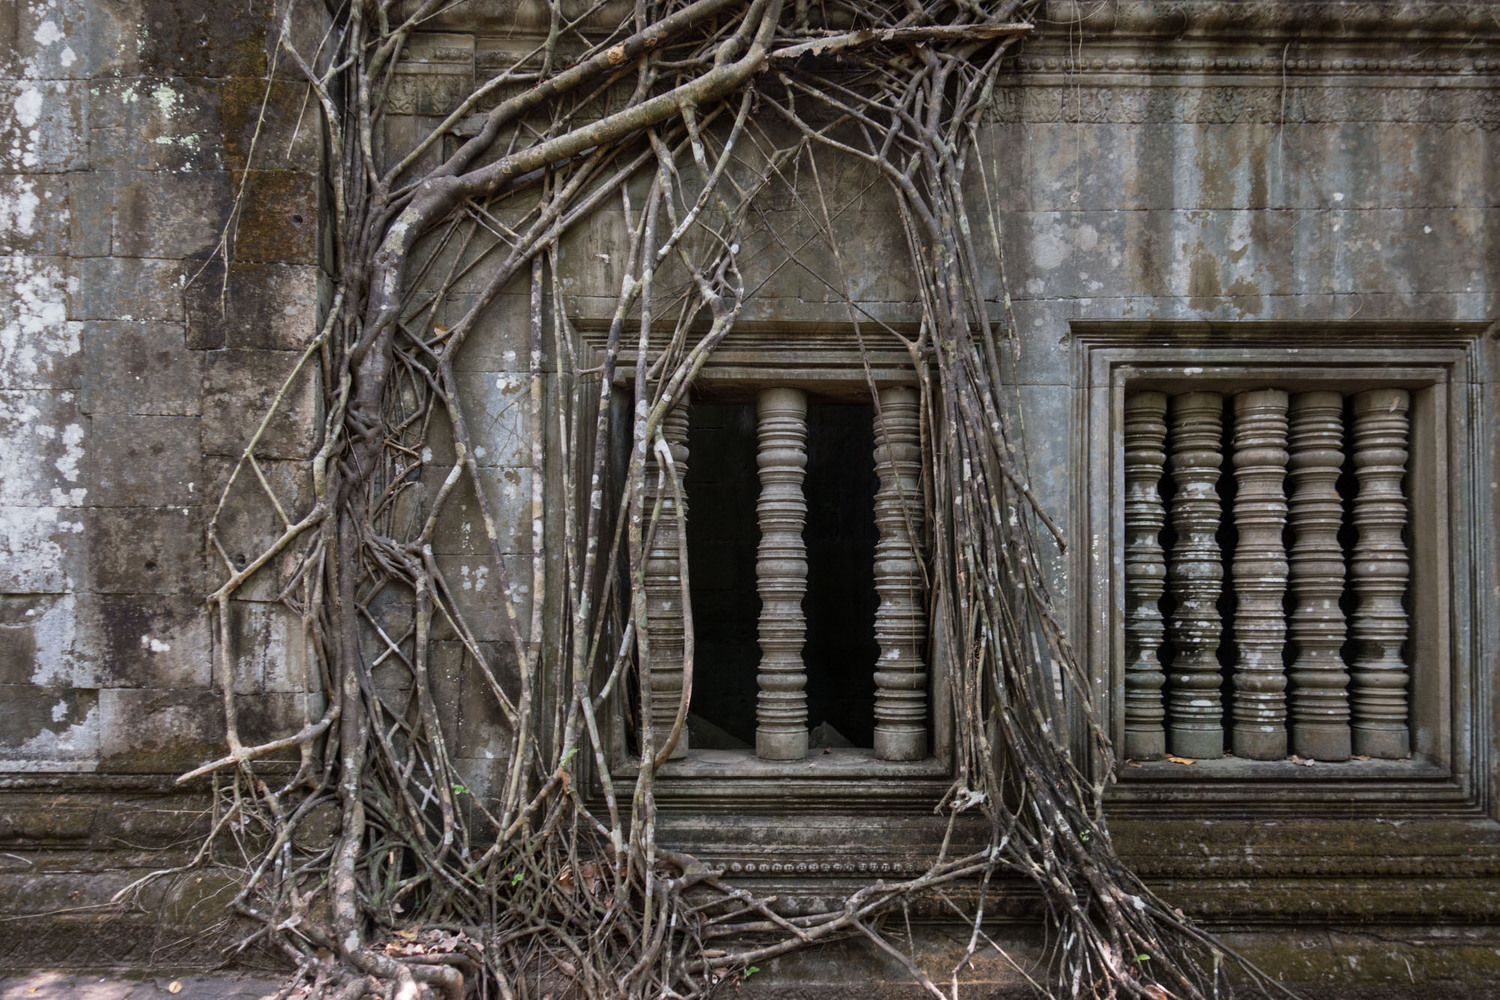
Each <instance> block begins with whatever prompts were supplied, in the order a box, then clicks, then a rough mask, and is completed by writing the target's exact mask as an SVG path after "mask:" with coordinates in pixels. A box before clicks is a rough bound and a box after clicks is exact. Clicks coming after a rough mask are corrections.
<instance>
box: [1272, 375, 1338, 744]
mask: <svg viewBox="0 0 1500 1000" xmlns="http://www.w3.org/2000/svg"><path fill="white" fill-rule="evenodd" d="M1343 416H1344V398H1343V396H1341V395H1340V394H1339V393H1336V392H1303V393H1298V394H1296V395H1294V396H1292V397H1291V406H1290V432H1289V448H1288V452H1289V463H1288V464H1289V470H1288V472H1287V478H1288V480H1289V483H1290V487H1289V490H1288V492H1289V494H1290V496H1289V498H1288V506H1289V508H1290V519H1291V527H1292V550H1291V558H1290V565H1291V584H1290V586H1291V596H1292V613H1291V622H1290V626H1289V631H1290V639H1291V646H1292V651H1293V655H1294V659H1293V660H1292V662H1291V666H1290V668H1289V680H1290V681H1291V693H1290V702H1291V704H1290V708H1291V719H1292V725H1291V750H1292V753H1294V754H1297V755H1298V756H1300V757H1308V758H1311V759H1314V760H1348V759H1349V755H1350V753H1351V749H1350V742H1349V739H1350V737H1349V691H1348V688H1349V674H1348V672H1347V671H1346V670H1345V669H1344V659H1343V656H1342V650H1343V646H1344V639H1345V634H1346V633H1345V628H1344V612H1343V609H1342V608H1341V607H1340V606H1339V598H1340V597H1341V596H1342V594H1343V592H1344V549H1343V547H1342V546H1341V545H1340V544H1339V537H1338V536H1339V527H1340V525H1341V524H1342V522H1343V513H1344V509H1343V501H1342V500H1341V499H1340V497H1339V493H1338V478H1339V471H1340V469H1341V467H1342V466H1343V464H1344V451H1343V438H1344V422H1343Z"/></svg>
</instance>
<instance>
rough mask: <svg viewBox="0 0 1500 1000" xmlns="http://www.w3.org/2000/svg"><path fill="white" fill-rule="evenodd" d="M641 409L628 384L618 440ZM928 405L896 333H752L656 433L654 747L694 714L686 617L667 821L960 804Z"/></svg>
mask: <svg viewBox="0 0 1500 1000" xmlns="http://www.w3.org/2000/svg"><path fill="white" fill-rule="evenodd" d="M584 333H585V336H586V337H590V336H595V335H594V334H592V333H591V331H584ZM631 361H633V358H630V357H628V356H627V357H626V358H625V359H623V360H622V364H621V368H622V369H626V368H627V367H628V366H629V364H630V363H631ZM627 395H628V392H627V389H626V386H625V385H624V384H623V383H621V384H620V385H619V392H618V393H617V396H618V399H617V403H616V405H617V407H618V408H619V413H620V419H619V420H616V421H615V425H616V426H617V427H626V426H628V424H627V423H626V419H625V418H626V416H627V414H628V403H627V402H626V397H627ZM919 407H920V399H919V393H918V391H917V389H916V373H915V371H914V370H913V368H912V365H911V357H910V353H909V352H908V351H907V350H906V348H905V347H904V345H902V344H901V343H899V342H897V341H895V339H894V338H889V343H887V342H886V339H884V338H882V337H880V336H878V335H876V334H873V333H866V334H865V335H864V339H863V343H861V341H860V339H859V338H857V337H855V336H854V335H853V334H852V333H851V332H850V331H848V330H845V329H840V328H836V327H835V328H828V327H822V326H809V327H802V328H796V327H789V326H788V325H785V324H777V325H776V326H774V327H772V326H769V325H768V326H758V325H753V324H746V325H743V326H742V327H737V328H736V329H735V330H734V331H733V332H732V333H731V334H730V335H729V336H728V337H727V338H726V340H725V341H724V343H723V344H721V345H720V347H719V348H718V349H717V350H716V351H715V352H714V355H713V356H712V358H711V359H710V361H709V363H708V364H707V365H706V366H705V367H704V369H703V370H702V371H701V372H700V374H699V376H698V378H697V380H696V382H695V384H694V387H693V390H692V394H691V396H690V398H689V399H688V400H687V401H685V402H684V403H683V404H682V405H680V406H679V407H677V408H676V409H674V410H673V411H672V412H671V414H670V415H669V416H668V417H667V419H666V420H665V421H664V424H663V428H662V434H663V438H664V441H665V443H666V445H667V450H668V451H669V452H670V454H671V457H672V463H671V464H672V469H673V471H674V472H675V475H676V483H675V484H673V483H671V482H670V481H668V480H667V479H666V478H665V477H663V476H662V475H661V470H660V469H659V467H658V465H657V464H656V463H657V462H658V461H660V458H658V457H657V456H652V457H651V459H650V460H649V466H648V468H647V470H646V482H647V489H648V493H649V495H648V503H649V504H650V505H653V506H654V505H655V504H657V503H658V502H659V503H660V504H661V514H660V516H659V518H658V527H657V530H656V533H655V535H654V536H653V537H652V539H651V546H650V548H649V549H648V552H647V563H646V574H645V579H644V585H645V591H646V597H647V623H648V628H649V630H650V633H651V658H652V669H651V673H650V678H651V680H650V683H651V690H650V692H649V693H650V698H649V704H650V711H651V724H652V727H653V732H654V734H655V736H656V738H657V739H658V740H660V739H662V738H664V737H665V736H666V734H667V733H668V731H669V730H670V729H671V727H672V725H673V723H674V721H675V717H676V714H677V709H678V706H679V704H680V701H681V693H682V684H683V671H682V666H683V659H684V653H685V651H684V648H683V647H684V636H683V625H684V623H685V622H686V621H687V620H688V617H687V615H686V614H685V611H690V612H691V621H692V623H693V630H694V635H693V638H694V646H695V651H694V656H693V681H692V692H691V698H690V701H689V713H690V714H689V719H688V726H687V727H686V732H685V733H684V737H685V738H684V739H681V740H680V741H679V742H678V744H677V746H676V748H675V750H674V754H673V759H671V760H669V761H668V762H667V763H666V764H665V765H664V766H663V767H662V768H661V769H660V770H659V772H658V774H657V779H656V788H657V791H658V794H659V795H661V796H662V798H663V800H664V801H666V802H669V803H670V807H671V808H672V809H673V810H680V811H682V813H683V814H694V813H702V812H723V811H736V810H751V811H753V810H755V809H758V808H763V807H769V806H774V807H775V808H776V809H778V810H786V809H794V810H795V809H801V808H806V809H814V808H817V809H827V808H849V809H851V810H853V811H854V812H856V813H860V814H863V815H866V816H872V817H873V816H877V815H880V816H886V817H889V816H891V815H893V814H899V813H908V814H917V815H924V816H925V815H926V814H927V813H929V812H930V810H931V808H932V805H933V803H935V802H936V801H937V800H938V799H939V798H940V797H941V796H942V794H943V792H944V791H945V789H946V788H947V784H948V779H947V776H948V775H949V774H950V773H951V758H952V721H951V717H950V713H951V707H950V705H949V701H948V694H947V690H946V685H945V682H944V679H943V674H944V669H945V666H944V664H943V663H942V662H941V661H940V658H936V657H934V656H933V655H932V652H931V650H930V649H929V648H928V642H927V638H928V636H927V628H928V623H927V602H928V593H927V589H926V582H925V571H924V567H923V561H922V560H923V551H922V550H923V549H924V547H925V541H924V537H925V533H926V531H927V530H928V529H927V525H926V523H925V520H926V510H925V506H924V500H923V486H922V477H921V458H920V453H921V443H920V434H921V418H920V412H919ZM616 451H617V454H620V455H622V456H623V455H624V454H625V452H626V451H628V447H627V446H626V444H625V443H624V442H619V443H617V447H616ZM621 471H623V466H621ZM658 482H660V483H661V484H662V485H665V486H666V487H667V492H666V493H665V494H663V495H662V496H660V497H658V496H657V495H656V489H657V484H658ZM678 497H681V501H682V503H683V504H684V505H685V506H686V507H687V511H686V517H685V523H686V525H687V539H686V543H687V544H686V552H687V556H688V570H689V572H688V580H689V586H690V594H689V599H690V601H691V606H690V608H688V609H684V607H683V593H682V587H681V581H680V577H679V572H680V559H681V552H682V546H681V544H680V543H681V541H682V540H681V539H679V537H678V534H677V530H678V529H677V524H678V518H677V516H676V515H677V511H676V504H677V502H678V500H677V498H678ZM632 701H633V700H632ZM631 713H632V705H628V704H622V705H621V710H620V717H619V722H618V724H617V725H616V726H615V735H614V736H613V737H612V739H611V745H612V756H611V767H612V769H614V770H616V771H618V772H620V773H630V772H632V771H633V769H634V768H635V767H636V766H637V763H638V761H637V757H638V751H637V748H636V747H635V746H634V742H635V740H634V735H633V734H634V731H635V728H634V727H635V726H636V724H637V721H636V720H635V719H633V718H632V717H631ZM917 822H925V819H924V820H920V821H917ZM705 836H707V834H705ZM685 842H690V841H685ZM709 842H710V843H711V842H712V838H711V837H710V838H709ZM703 849H704V850H705V851H708V853H709V854H710V855H712V854H713V852H714V850H717V848H711V847H707V846H705V847H704V848H703Z"/></svg>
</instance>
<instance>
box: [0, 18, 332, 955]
mask: <svg viewBox="0 0 1500 1000" xmlns="http://www.w3.org/2000/svg"><path fill="white" fill-rule="evenodd" d="M272 16H273V12H272V10H271V6H270V5H269V4H260V3H252V4H221V3H217V2H209V0H204V2H201V3H200V2H189V3H179V2H176V0H160V2H156V0H35V2H33V0H16V2H14V3H6V4H4V5H3V6H0V91H3V94H4V97H3V106H4V111H3V113H0V268H3V273H4V277H3V278H0V441H3V446H0V775H3V776H0V845H3V850H4V851H5V852H6V853H5V854H4V855H3V856H0V880H3V885H4V888H3V889H0V911H3V912H4V915H5V916H6V917H7V919H11V918H13V917H14V916H15V914H16V913H18V912H38V911H60V912H61V914H62V915H61V916H59V918H58V920H57V921H56V922H55V923H52V924H47V925H44V926H40V927H37V928H36V933H24V934H16V933H10V932H6V933H4V934H0V964H3V963H16V962H25V961H27V960H29V958H28V956H31V957H35V956H52V957H56V958H59V959H62V960H73V961H85V960H94V959H97V960H100V961H103V962H105V963H108V962H111V961H121V960H126V959H130V958H137V957H140V958H143V957H144V956H145V955H146V954H147V953H148V951H149V949H150V948H151V947H152V944H153V939H152V938H151V937H150V935H149V934H148V933H144V932H142V931H140V930H139V928H136V927H129V928H122V929H121V930H120V932H119V933H115V934H112V935H106V936H102V937H101V936H99V935H96V934H94V933H93V931H92V929H91V928H92V927H93V923H94V922H96V921H91V919H90V916H89V914H90V912H91V911H90V909H89V907H91V906H95V905H97V904H99V903H101V902H103V901H104V900H106V899H107V898H108V896H109V895H110V894H111V893H112V892H113V891H114V890H115V889H116V888H118V887H119V886H120V885H123V884H124V883H125V882H126V881H128V878H129V876H128V874H127V871H126V870H127V869H128V868H129V867H130V866H131V865H132V864H138V863H139V858H138V857H135V856H132V855H131V854H130V851H129V850H128V849H127V845H131V844H134V845H138V846H147V845H153V844H154V845H160V844H163V843H170V842H173V841H175V840H177V839H178V838H179V837H180V836H181V835H182V834H183V832H184V830H185V829H187V828H189V827H191V826H192V824H193V823H194V822H195V821H196V819H197V815H196V810H197V808H199V807H200V805H201V803H198V802H196V801H190V800H181V799H178V798H175V797H173V796H170V795H164V794H163V789H166V788H169V787H170V783H171V781H170V776H171V775H173V773H174V772H178V773H180V772H181V770H182V769H183V768H185V767H189V766H191V765H192V764H193V763H194V762H195V761H201V760H203V759H205V758H206V757H208V756H211V755H214V754H216V753H218V752H221V748H222V740H223V725H222V719H223V708H222V701H221V698H220V695H219V693H218V692H217V691H216V690H215V689H214V686H213V683H212V679H211V664H212V656H211V654H212V647H213V643H214V641H215V640H214V639H213V638H212V635H211V630H210V625H209V622H208V620H207V618H206V617H205V615H204V613H203V609H204V604H203V596H204V594H205V593H206V592H207V590H208V589H209V584H208V582H207V581H209V580H210V579H214V578H215V577H216V575H217V571H218V569H219V568H220V567H221V566H222V565H223V564H222V562H220V561H219V559H218V557H217V555H216V554H215V553H212V552H210V551H209V550H208V549H207V548H206V546H205V543H204V538H205V528H206V525H207V523H208V522H209V520H210V518H212V517H213V515H214V503H215V501H216V499H217V497H218V496H219V494H220V492H221V489H222V487H223V484H224V482H225V480H226V477H227V475H228V473H229V470H230V469H231V468H232V465H233V461H234V459H235V458H236V457H237V456H238V454H239V453H240V451H241V449H242V448H243V447H244V444H245V442H246V440H247V439H248V436H249V434H250V433H251V432H252V431H253V430H254V429H255V426H256V424H257V422H258V421H259V419H260V416H261V413H262V411H263V410H264V407H265V404H266V403H267V402H268V400H269V399H270V398H271V396H272V394H274V393H275V392H276V391H277V390H278V389H279V388H280V385H281V383H282V381H283V380H284V379H285V377H286V375H287V374H288V372H289V371H290V370H291V368H292V366H293V364H294V363H295V361H296V359H297V358H298V356H299V351H300V350H301V348H302V347H303V346H304V345H305V344H306V343H307V341H308V340H309V339H310V338H311V337H312V335H313V333H314V332H315V330H316V319H317V315H318V307H319V305H318V304H319V299H318V296H319V287H320V271H319V267H318V232H319V222H320V207H319V206H320V201H319V199H320V191H321V181H320V173H319V171H320V164H321V153H320V144H321V138H320V134H319V128H318V125H317V123H316V121H315V120H314V119H313V117H312V116H310V115H306V114H305V113H304V107H303V98H304V91H305V88H303V87H299V86H297V85H295V84H294V83H293V82H292V81H291V80H290V79H289V78H286V77H285V76H284V75H278V76H276V77H275V78H274V79H270V77H269V74H270V69H271V61H270V58H269V55H268V53H269V48H268V45H267V37H268V31H269V29H270V27H271V24H272V20H271V19H272ZM268 81H269V82H268ZM263 105H264V107H265V109H266V112H267V114H266V116H265V119H264V121H263V122H262V123H261V124H260V125H259V128H258V134H257V121H258V118H259V116H260V111H261V108H262V106H263ZM237 198H238V206H239V208H238V210H237V211H236V208H235V206H236V204H237ZM226 258H227V259H229V260H231V261H232V262H233V264H232V267H231V269H230V271H229V277H228V280H227V281H226V280H225V269H224V266H223V260H225V259H226ZM291 393H292V400H293V404H292V406H291V407H290V408H289V411H290V412H291V413H292V414H294V415H293V416H291V417H290V418H289V419H286V420H284V421H282V422H280V423H278V424H276V425H275V426H273V427H272V428H271V429H270V431H269V438H268V444H269V447H268V448H267V453H268V454H269V455H270V456H272V457H273V458H274V459H275V461H272V462H271V463H270V467H269V471H270V475H271V476H273V477H277V478H279V479H285V478H287V477H295V476H297V475H299V474H300V473H299V471H298V466H297V464H296V463H295V461H294V460H295V459H298V458H299V457H304V456H306V455H307V454H308V453H309V449H310V447H311V445H312V442H313V440H314V434H315V431H316V430H317V427H318V424H317V416H318V414H317V406H316V402H317V399H318V391H317V388H316V386H315V385H313V384H311V383H310V382H307V381H302V382H298V383H296V384H294V385H293V386H292V387H291ZM229 516H230V517H239V518H242V519H243V518H245V517H246V515H245V514H244V513H242V512H237V513H235V514H231V515H229ZM254 523H255V524H257V525H258V526H263V525H264V523H265V522H264V521H263V520H256V521H255V522H254ZM247 525H248V522H247ZM235 526H236V527H238V524H237V523H236V525H235ZM247 530H248V527H247ZM230 555H231V557H233V555H234V553H230ZM216 564H217V565H216ZM236 630H237V634H236V636H235V638H236V640H237V641H239V642H242V643H243V644H244V646H245V649H246V655H245V656H244V657H242V658H241V663H242V667H243V670H242V674H241V675H240V676H237V677H236V679H235V691H236V693H237V695H238V696H239V697H240V699H241V704H242V705H243V706H244V710H245V711H246V712H247V713H248V715H247V722H249V723H250V725H251V727H252V728H254V729H256V730H257V731H258V732H261V733H265V732H268V731H270V730H272V729H274V728H278V727H283V726H286V725H292V724H293V723H294V722H295V721H296V720H298V719H300V718H301V713H302V711H303V707H304V706H303V704H302V703H303V702H305V701H306V695H305V694H304V693H303V692H304V690H305V681H304V678H302V677H301V676H300V675H299V673H298V669H299V661H298V657H297V655H296V654H297V650H298V647H297V645H296V643H293V642H289V641H288V638H287V623H286V621H285V620H284V619H283V618H282V617H281V616H280V614H279V613H278V612H277V611H275V610H272V608H271V606H270V605H267V604H254V603H247V604H246V605H245V606H244V608H243V609H242V614H241V618H240V620H239V621H238V622H236ZM293 635H295V633H293ZM189 806H190V807H191V810H192V811H185V810H187V809H188V807H189ZM38 847H44V849H45V852H50V853H45V856H46V857H47V858H49V859H51V860H49V861H48V862H46V863H45V864H38V863H37V862H35V861H34V858H35V857H37V856H36V855H33V854H31V853H30V851H31V850H32V849H34V848H38ZM200 888H201V887H200ZM181 915H183V916H185V915H186V914H181ZM128 923H129V921H128V920H127V924H128ZM10 926H11V927H15V926H16V925H14V924H11V925H10ZM142 926H149V922H147V924H143V925H142Z"/></svg>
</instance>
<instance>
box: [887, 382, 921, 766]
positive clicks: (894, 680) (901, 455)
mask: <svg viewBox="0 0 1500 1000" xmlns="http://www.w3.org/2000/svg"><path fill="white" fill-rule="evenodd" d="M920 408H921V397H920V395H919V394H918V392H917V390H916V389H914V388H910V387H907V386H897V387H894V388H890V389H882V390H880V392H879V394H878V396H877V397H876V407H875V473H876V475H877V476H878V477H879V480H880V487H879V489H878V490H877V491H876V493H875V527H876V529H877V530H878V531H879V533H880V538H879V541H878V542H876V544H875V594H876V596H877V598H878V600H879V604H878V606H877V608H876V610H875V641H876V643H877V644H878V645H879V647H880V660H879V662H878V663H877V664H876V668H875V756H877V757H880V758H882V759H883V760H921V759H922V758H924V757H926V756H927V661H926V658H925V656H924V655H923V654H924V649H923V647H924V643H925V640H926V637H927V606H926V599H925V595H926V593H927V588H926V585H925V582H924V577H923V572H922V550H921V538H922V525H923V514H922V507H923V504H922V479H921V475H922V445H921V439H920V435H921V417H920Z"/></svg>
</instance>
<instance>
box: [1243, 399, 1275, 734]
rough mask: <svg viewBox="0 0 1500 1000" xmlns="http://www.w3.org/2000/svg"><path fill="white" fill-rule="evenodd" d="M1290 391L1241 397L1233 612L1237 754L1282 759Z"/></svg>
mask: <svg viewBox="0 0 1500 1000" xmlns="http://www.w3.org/2000/svg"><path fill="white" fill-rule="evenodd" d="M1286 408H1287V394H1286V393H1285V392H1282V391H1281V390H1280V389H1258V390H1255V391H1253V392H1242V393H1240V394H1239V395H1237V396H1235V397H1234V478H1235V496H1234V527H1235V530H1236V531H1237V532H1238V533H1239V539H1238V542H1237V543H1236V545H1235V547H1234V561H1233V563H1232V564H1231V567H1230V569H1231V578H1232V580H1233V585H1234V596H1235V599H1236V602H1237V604H1236V608H1235V613H1234V643H1235V649H1236V657H1235V667H1234V709H1233V716H1234V732H1233V735H1232V738H1231V740H1230V745H1231V746H1232V747H1233V748H1234V753H1235V756H1237V757H1248V758H1250V759H1251V760H1280V759H1281V758H1283V757H1285V756H1286V752H1287V738H1286V673H1285V670H1284V668H1283V666H1282V662H1281V650H1282V647H1283V646H1284V645H1286V618H1285V615H1284V613H1283V611H1282V606H1281V604H1282V599H1283V598H1284V597H1285V596H1286V577H1287V561H1286V550H1285V549H1284V548H1283V547H1282V541H1281V535H1282V532H1283V531H1284V530H1285V528H1286V512H1287V507H1286V494H1285V493H1284V492H1283V486H1284V484H1285V480H1286V463H1287V454H1286V435H1287V415H1286Z"/></svg>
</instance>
